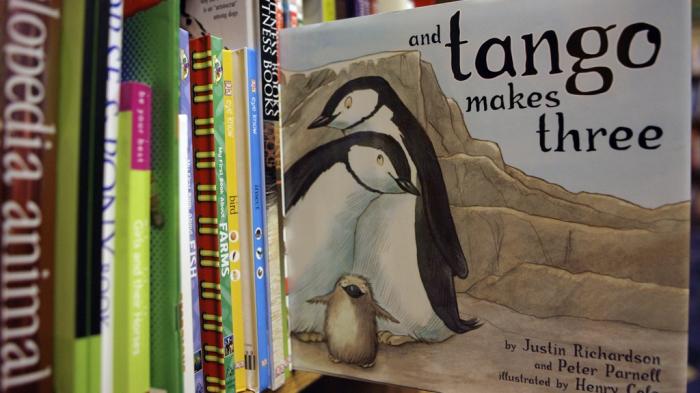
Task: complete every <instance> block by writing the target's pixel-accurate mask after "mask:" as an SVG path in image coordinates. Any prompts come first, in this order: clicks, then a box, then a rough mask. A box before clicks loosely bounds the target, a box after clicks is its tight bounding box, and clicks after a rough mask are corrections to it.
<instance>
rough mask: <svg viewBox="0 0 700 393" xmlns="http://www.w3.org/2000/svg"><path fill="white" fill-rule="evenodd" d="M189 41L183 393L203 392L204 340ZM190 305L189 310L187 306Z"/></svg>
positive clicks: (182, 142)
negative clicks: (195, 211)
mask: <svg viewBox="0 0 700 393" xmlns="http://www.w3.org/2000/svg"><path fill="white" fill-rule="evenodd" d="M189 59H190V40H189V34H188V33H187V31H185V30H182V29H180V111H179V112H180V120H181V123H180V124H181V125H182V127H183V129H181V130H180V131H181V133H180V135H179V138H178V142H179V146H178V149H179V150H178V151H179V153H180V157H179V162H180V171H179V173H180V178H179V182H180V183H179V184H180V259H181V261H182V266H181V269H180V275H181V277H180V287H181V292H182V298H183V299H182V300H183V305H182V310H183V317H182V318H183V327H184V329H183V336H182V339H183V343H184V345H183V347H184V348H185V350H184V353H183V362H184V366H185V368H184V376H183V391H184V392H185V393H189V392H192V393H195V392H199V391H202V390H203V389H204V375H203V371H202V362H201V356H202V336H201V334H202V333H201V330H200V325H199V316H200V314H199V280H198V279H197V235H196V232H195V222H194V184H193V183H194V179H193V177H192V96H191V95H190V61H189ZM188 303H189V306H188Z"/></svg>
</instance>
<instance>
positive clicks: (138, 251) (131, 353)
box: [112, 81, 158, 393]
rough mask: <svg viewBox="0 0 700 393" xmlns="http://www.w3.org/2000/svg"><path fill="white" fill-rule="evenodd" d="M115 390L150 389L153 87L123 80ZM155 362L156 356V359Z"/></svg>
mask: <svg viewBox="0 0 700 393" xmlns="http://www.w3.org/2000/svg"><path fill="white" fill-rule="evenodd" d="M119 111H120V112H119V135H118V142H117V152H118V153H117V165H116V172H117V182H118V184H119V188H118V189H117V195H116V196H117V198H116V204H117V206H116V212H117V217H116V225H115V227H116V228H115V229H116V231H115V242H114V243H115V250H114V256H115V260H116V261H118V263H117V264H116V265H115V266H114V322H115V324H116V326H119V327H120V328H119V329H115V330H114V348H116V350H115V351H114V352H113V362H114V368H113V375H115V376H118V378H114V384H113V389H112V390H113V391H115V392H125V393H128V392H132V393H139V392H144V391H147V390H149V389H150V375H149V372H150V362H151V356H150V345H149V339H150V327H149V326H150V325H149V323H148V321H149V314H150V302H149V298H150V295H149V289H150V288H149V287H150V285H149V270H150V255H149V249H150V247H149V237H150V229H149V228H150V209H149V203H148V201H149V197H150V188H151V88H150V86H148V85H146V84H143V83H138V82H130V81H129V82H124V83H122V86H121V93H120V101H119ZM153 361H154V362H157V361H158V359H153Z"/></svg>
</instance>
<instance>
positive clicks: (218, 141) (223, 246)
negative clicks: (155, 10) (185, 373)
mask: <svg viewBox="0 0 700 393" xmlns="http://www.w3.org/2000/svg"><path fill="white" fill-rule="evenodd" d="M222 50H223V44H222V42H221V38H218V37H214V36H212V37H211V53H212V55H213V61H214V64H213V65H214V66H213V67H212V69H213V73H214V75H213V76H212V80H213V81H214V145H215V154H216V205H217V208H216V210H217V213H218V219H219V266H220V269H221V277H220V279H221V317H222V322H223V325H224V328H223V336H224V342H223V348H224V370H225V373H226V391H227V392H235V391H236V384H235V375H234V373H235V364H234V361H233V320H232V319H231V311H232V310H231V269H230V266H229V260H230V258H229V242H228V234H229V229H228V206H227V203H226V200H227V197H226V190H227V188H226V128H225V127H224V87H223V86H224V78H223V76H224V72H223V60H222V57H221V56H222Z"/></svg>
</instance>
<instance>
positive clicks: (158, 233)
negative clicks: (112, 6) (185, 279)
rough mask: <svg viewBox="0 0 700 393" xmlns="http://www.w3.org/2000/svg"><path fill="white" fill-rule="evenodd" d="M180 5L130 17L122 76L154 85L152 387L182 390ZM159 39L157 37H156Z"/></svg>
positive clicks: (170, 1)
mask: <svg viewBox="0 0 700 393" xmlns="http://www.w3.org/2000/svg"><path fill="white" fill-rule="evenodd" d="M179 14H180V3H179V2H178V1H174V0H163V1H161V2H159V3H158V4H156V5H154V6H152V7H150V8H146V9H143V10H141V11H138V12H136V13H134V14H133V15H131V16H129V17H127V18H126V20H125V21H124V35H123V46H122V80H133V81H139V82H142V83H146V84H148V85H149V86H151V89H152V99H153V113H152V114H153V116H152V121H153V124H152V141H153V143H152V144H151V150H152V156H151V158H152V162H151V165H152V167H151V176H152V182H151V200H150V208H151V238H150V242H151V250H150V253H151V270H150V276H151V280H150V283H151V314H150V319H151V321H150V323H151V339H150V343H151V344H150V345H151V357H152V358H153V359H158V362H152V363H151V371H150V374H151V387H152V388H156V389H163V390H166V391H168V393H179V392H181V391H182V358H181V351H180V348H181V345H180V343H181V338H180V329H179V326H180V324H179V323H178V320H179V314H180V311H179V309H180V308H179V306H180V268H179V267H180V265H179V263H178V261H179V259H178V258H179V244H178V206H179V202H178V192H177V190H178V188H177V187H178V186H177V185H178V182H177V179H178V172H177V168H178V155H177V141H178V139H177V118H178V92H179V91H180V90H179V84H178V81H179V77H180V72H179V70H180V57H179V56H180V55H179V53H180V52H179V50H178V48H179V39H178V32H179ZM154 37H157V39H154Z"/></svg>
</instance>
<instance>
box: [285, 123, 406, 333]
mask: <svg viewBox="0 0 700 393" xmlns="http://www.w3.org/2000/svg"><path fill="white" fill-rule="evenodd" d="M284 186H285V187H284V197H285V221H284V225H285V236H286V244H287V247H286V256H287V258H288V262H287V266H288V267H289V270H288V277H289V292H290V293H289V301H290V322H291V331H292V332H293V333H295V335H296V336H297V337H299V338H300V339H302V340H305V341H320V340H321V339H322V338H323V337H322V334H321V333H322V332H323V321H324V308H323V306H321V305H318V304H311V303H307V300H309V299H311V298H313V297H314V296H317V295H318V294H319V293H327V292H330V291H331V290H332V289H333V287H334V284H335V283H336V281H337V280H338V278H339V277H341V276H343V275H344V274H346V273H348V272H350V270H352V265H353V257H354V243H355V227H356V225H357V219H358V217H359V216H360V214H362V212H363V211H364V210H365V209H366V208H367V206H368V205H369V204H370V203H371V202H372V200H374V199H376V198H377V197H378V196H380V195H389V194H405V193H412V194H418V190H417V189H416V187H415V185H414V184H413V183H412V182H411V181H410V168H409V163H408V159H407V157H406V155H405V154H404V151H403V149H402V148H401V146H400V145H399V144H398V143H397V142H396V141H395V140H394V139H393V138H391V137H389V136H388V135H386V134H382V133H377V132H357V133H353V134H352V135H349V136H345V137H343V138H340V139H337V140H334V141H332V142H329V143H327V144H324V145H322V146H319V147H317V148H316V149H313V150H311V151H310V152H308V153H306V154H305V155H304V156H303V157H302V158H300V159H299V160H298V161H297V162H295V163H294V164H293V165H292V166H291V167H290V168H289V169H288V170H287V171H286V172H285V173H284Z"/></svg>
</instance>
